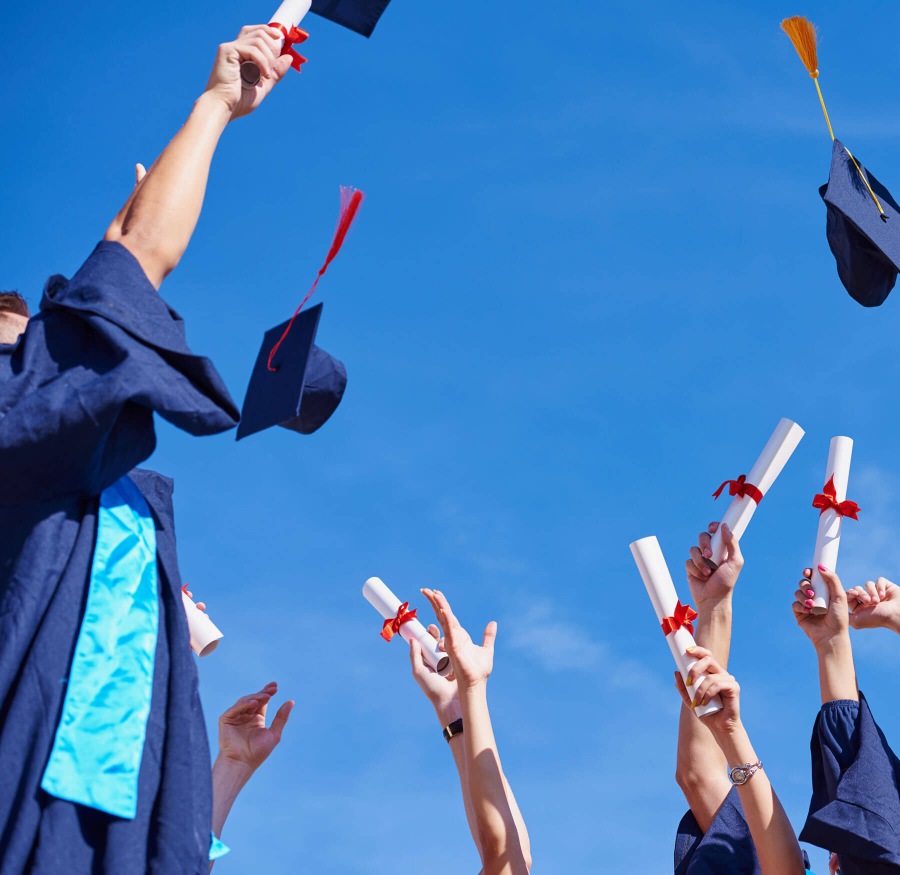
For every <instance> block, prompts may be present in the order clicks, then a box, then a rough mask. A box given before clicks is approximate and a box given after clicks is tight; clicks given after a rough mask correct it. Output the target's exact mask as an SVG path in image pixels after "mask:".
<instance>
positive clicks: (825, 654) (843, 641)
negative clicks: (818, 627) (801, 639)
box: [815, 627, 852, 661]
mask: <svg viewBox="0 0 900 875" xmlns="http://www.w3.org/2000/svg"><path fill="white" fill-rule="evenodd" d="M815 648H816V655H817V656H818V657H819V660H820V661H822V660H829V659H833V658H835V657H842V656H845V655H846V654H847V653H848V652H849V653H852V649H851V647H850V629H849V627H848V628H847V629H843V630H841V631H840V632H836V633H835V634H834V635H831V636H829V637H828V638H823V639H822V640H821V641H816V642H815Z"/></svg>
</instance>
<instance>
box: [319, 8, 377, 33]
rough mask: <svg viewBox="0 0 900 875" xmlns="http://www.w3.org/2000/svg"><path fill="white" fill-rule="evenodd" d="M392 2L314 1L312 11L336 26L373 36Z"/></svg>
mask: <svg viewBox="0 0 900 875" xmlns="http://www.w3.org/2000/svg"><path fill="white" fill-rule="evenodd" d="M390 2H391V0H313V4H312V11H313V12H315V13H316V15H321V16H322V18H327V19H328V20H329V21H333V22H334V23H335V24H340V25H343V26H344V27H348V28H350V30H355V31H356V32H357V33H361V34H362V35H363V36H371V35H372V31H373V30H375V25H376V24H378V19H379V18H381V13H382V12H384V10H385V9H387V5H388V3H390Z"/></svg>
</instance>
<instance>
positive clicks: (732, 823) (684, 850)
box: [675, 787, 759, 875]
mask: <svg viewBox="0 0 900 875" xmlns="http://www.w3.org/2000/svg"><path fill="white" fill-rule="evenodd" d="M722 872H729V873H734V875H759V860H757V858H756V849H755V848H754V846H753V839H752V838H751V836H750V828H749V827H748V826H747V821H746V819H745V818H744V809H743V808H742V807H741V800H740V797H739V796H738V792H737V788H735V787H732V788H731V790H729V791H728V795H727V796H726V797H725V801H724V802H723V803H722V804H721V806H720V807H719V810H718V811H717V812H716V816H715V818H714V819H713V822H712V824H711V825H710V827H709V829H708V830H707V831H706V832H705V833H704V832H703V831H702V830H701V829H700V825H699V824H698V823H697V819H696V818H695V817H694V815H693V812H691V811H690V810H688V812H687V813H686V814H685V815H684V817H682V818H681V823H679V824H678V835H677V836H676V838H675V875H719V873H722Z"/></svg>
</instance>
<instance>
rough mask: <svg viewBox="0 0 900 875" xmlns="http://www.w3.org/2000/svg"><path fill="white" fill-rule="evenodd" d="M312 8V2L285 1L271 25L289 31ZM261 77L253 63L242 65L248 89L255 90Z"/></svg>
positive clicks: (305, 0) (243, 80) (246, 62)
mask: <svg viewBox="0 0 900 875" xmlns="http://www.w3.org/2000/svg"><path fill="white" fill-rule="evenodd" d="M311 6H312V0H284V3H282V4H281V6H279V7H278V9H276V10H275V14H274V15H273V16H272V17H271V18H270V19H269V24H280V25H281V26H282V27H283V28H284V29H285V30H287V31H289V30H290V29H291V28H292V27H296V26H297V25H298V24H300V22H301V21H303V19H304V17H305V16H306V13H307V12H309V9H310V7H311ZM281 45H282V46H283V45H284V40H281ZM279 48H280V47H279ZM259 77H260V73H259V67H257V66H256V64H254V63H253V61H244V62H243V63H242V64H241V81H242V83H243V84H244V86H245V87H246V88H253V86H254V85H256V83H257V82H259Z"/></svg>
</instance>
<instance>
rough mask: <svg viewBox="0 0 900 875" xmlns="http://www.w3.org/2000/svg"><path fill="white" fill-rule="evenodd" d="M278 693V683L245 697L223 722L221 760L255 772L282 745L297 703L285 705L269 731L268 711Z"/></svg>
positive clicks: (220, 722) (233, 706) (220, 720)
mask: <svg viewBox="0 0 900 875" xmlns="http://www.w3.org/2000/svg"><path fill="white" fill-rule="evenodd" d="M277 692H278V684H277V683H275V682H274V681H273V682H272V683H269V684H266V685H265V686H264V687H263V688H262V689H261V690H260V691H259V692H258V693H253V694H251V695H249V696H242V697H241V698H240V699H238V700H237V702H235V704H234V705H232V706H231V707H230V708H229V709H228V710H227V711H226V712H225V713H224V714H222V716H221V717H220V718H219V756H220V757H222V758H224V759H226V760H229V761H232V762H234V763H240V764H242V765H244V766H246V767H247V768H248V769H249V770H250V771H251V772H252V771H255V770H256V769H258V768H259V767H260V766H261V765H262V764H263V763H264V762H265V761H266V759H267V758H268V756H269V754H270V753H272V751H273V750H275V748H276V747H277V745H278V743H279V742H280V741H281V733H282V732H283V731H284V727H285V726H286V725H287V722H288V718H289V717H290V716H291V709H292V708H293V707H294V702H293V700H290V699H289V700H288V701H287V702H285V703H284V704H283V705H282V706H281V707H280V708H279V709H278V711H277V713H276V714H275V719H274V720H273V721H272V725H271V726H270V727H268V728H266V709H267V708H268V705H269V701H270V700H271V698H272V697H273V696H274V695H275V694H276V693H277Z"/></svg>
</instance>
